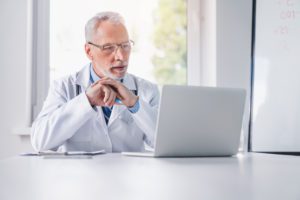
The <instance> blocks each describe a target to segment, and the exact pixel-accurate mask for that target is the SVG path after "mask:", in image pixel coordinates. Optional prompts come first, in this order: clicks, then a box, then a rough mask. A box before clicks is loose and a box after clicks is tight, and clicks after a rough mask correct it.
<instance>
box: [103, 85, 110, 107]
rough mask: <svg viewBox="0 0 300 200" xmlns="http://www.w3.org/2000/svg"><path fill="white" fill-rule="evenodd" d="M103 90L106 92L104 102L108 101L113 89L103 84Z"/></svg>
mask: <svg viewBox="0 0 300 200" xmlns="http://www.w3.org/2000/svg"><path fill="white" fill-rule="evenodd" d="M102 90H103V92H104V98H103V102H104V103H106V102H107V101H108V99H109V95H110V93H111V90H110V89H109V88H108V87H106V86H102Z"/></svg>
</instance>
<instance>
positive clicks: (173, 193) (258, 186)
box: [0, 154, 300, 200]
mask: <svg viewBox="0 0 300 200" xmlns="http://www.w3.org/2000/svg"><path fill="white" fill-rule="evenodd" d="M0 186H1V187H0V199H1V200H16V199H25V200H44V199H45V200H48V199H49V200H60V199H61V200H62V199H63V200H77V199H78V200H79V199H80V200H83V199H84V200H93V199H97V200H98V199H116V200H127V199H128V200H129V199H130V200H148V199H149V200H160V199H163V200H177V199H180V200H185V199H187V200H194V199H195V200H196V199H197V200H199V199H204V200H211V199H213V200H214V199H218V200H220V199H221V200H227V199H230V200H234V199H238V200H245V199H246V200H247V199H249V200H250V199H251V200H256V199H263V200H266V199H271V200H276V199H280V200H282V199H289V200H292V199H297V200H299V199H300V157H299V156H298V157H296V156H283V155H271V154H246V155H239V156H237V157H227V158H225V157H224V158H143V157H125V156H122V155H120V154H107V155H99V156H95V157H93V159H43V158H41V157H14V158H10V159H6V160H1V161H0Z"/></svg>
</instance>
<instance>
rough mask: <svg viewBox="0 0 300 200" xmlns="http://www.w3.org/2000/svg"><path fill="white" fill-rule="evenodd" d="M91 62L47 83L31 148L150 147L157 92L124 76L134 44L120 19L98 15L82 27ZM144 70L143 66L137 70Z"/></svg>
mask: <svg viewBox="0 0 300 200" xmlns="http://www.w3.org/2000/svg"><path fill="white" fill-rule="evenodd" d="M85 37H86V43H85V52H86V55H87V57H88V58H89V60H90V61H91V62H90V63H89V64H88V65H86V66H85V67H84V68H83V69H82V70H81V71H79V72H77V73H76V74H73V75H70V76H68V77H65V78H62V79H60V80H56V81H54V82H53V83H52V84H51V87H50V89H49V93H48V96H47V99H46V101H45V102H44V106H43V109H42V111H41V113H40V114H39V116H38V117H37V119H36V120H35V121H34V123H33V126H32V135H31V141H32V145H33V147H34V149H35V150H37V151H44V150H57V151H97V150H102V149H104V150H105V151H106V152H121V151H143V150H144V148H145V147H144V144H145V143H146V144H148V145H149V146H152V147H153V139H154V131H155V127H156V118H157V111H158V101H159V92H158V88H157V86H156V85H154V84H152V83H150V82H148V81H146V80H144V79H141V78H139V77H136V76H134V75H131V74H129V73H127V67H128V60H129V56H130V51H131V48H132V45H133V41H131V40H130V39H129V36H128V32H127V30H126V27H125V25H124V21H123V18H122V17H121V16H120V15H119V14H118V13H114V12H102V13H99V14H97V15H96V16H94V17H93V18H91V19H90V20H89V21H88V22H87V24H86V27H85ZM141 67H143V66H141Z"/></svg>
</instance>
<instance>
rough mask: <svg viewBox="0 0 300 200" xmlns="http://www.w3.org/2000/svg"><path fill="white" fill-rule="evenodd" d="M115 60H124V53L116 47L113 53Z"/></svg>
mask: <svg viewBox="0 0 300 200" xmlns="http://www.w3.org/2000/svg"><path fill="white" fill-rule="evenodd" d="M115 60H124V52H123V51H122V49H121V47H120V46H118V47H117V49H116V51H115Z"/></svg>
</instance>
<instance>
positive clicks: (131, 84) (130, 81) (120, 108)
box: [108, 74, 137, 126]
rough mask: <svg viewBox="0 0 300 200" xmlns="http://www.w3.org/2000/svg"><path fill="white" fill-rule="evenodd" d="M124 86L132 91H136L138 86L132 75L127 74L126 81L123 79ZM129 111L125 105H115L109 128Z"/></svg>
mask: <svg viewBox="0 0 300 200" xmlns="http://www.w3.org/2000/svg"><path fill="white" fill-rule="evenodd" d="M123 84H124V86H125V87H126V88H128V89H129V90H131V91H136V90H137V86H136V83H135V77H134V76H133V75H131V74H126V75H125V77H124V79H123ZM125 110H127V107H126V106H124V105H115V106H114V107H113V109H112V112H111V115H110V118H109V121H108V126H110V125H111V124H112V123H113V122H114V121H115V120H116V119H117V118H118V117H119V115H120V114H121V113H122V112H124V111H125Z"/></svg>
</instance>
